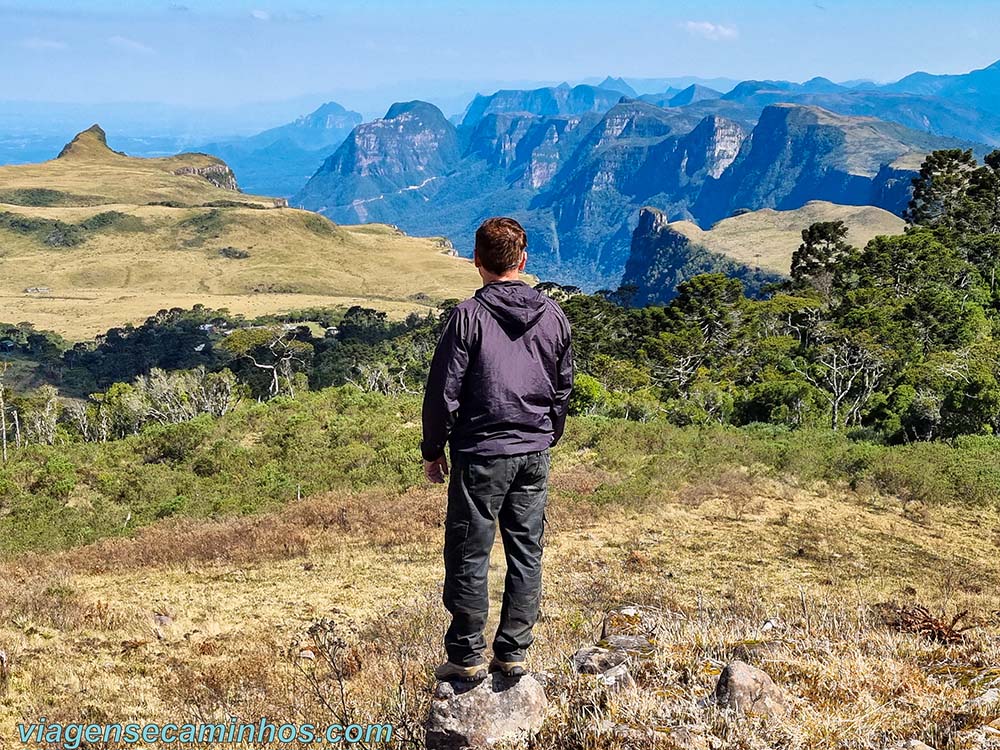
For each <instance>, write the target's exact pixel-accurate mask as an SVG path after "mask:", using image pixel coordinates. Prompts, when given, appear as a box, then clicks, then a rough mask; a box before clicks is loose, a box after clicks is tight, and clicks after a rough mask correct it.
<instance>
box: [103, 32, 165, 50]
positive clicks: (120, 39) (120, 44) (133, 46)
mask: <svg viewBox="0 0 1000 750" xmlns="http://www.w3.org/2000/svg"><path fill="white" fill-rule="evenodd" d="M108 44H110V45H111V46H112V47H117V48H118V49H120V50H125V51H126V52H138V53H140V54H143V55H151V54H153V53H154V52H155V51H156V50H154V49H153V48H152V47H149V46H147V45H145V44H143V43H142V42H137V41H136V40H135V39H129V38H128V37H127V36H118V35H117V34H116V35H115V36H112V37H108Z"/></svg>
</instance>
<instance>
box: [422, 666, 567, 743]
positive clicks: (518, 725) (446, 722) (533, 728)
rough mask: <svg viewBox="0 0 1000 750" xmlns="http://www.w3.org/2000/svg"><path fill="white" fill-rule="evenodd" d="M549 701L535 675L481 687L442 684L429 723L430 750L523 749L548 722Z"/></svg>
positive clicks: (500, 678) (497, 677) (498, 677)
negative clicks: (506, 746)
mask: <svg viewBox="0 0 1000 750" xmlns="http://www.w3.org/2000/svg"><path fill="white" fill-rule="evenodd" d="M547 708H548V699H547V698H546V697H545V690H544V689H543V688H542V686H541V684H539V682H538V681H537V680H536V679H535V678H534V677H532V676H531V675H525V676H524V677H521V678H511V677H507V676H505V675H503V674H501V673H499V672H495V673H493V674H491V675H490V676H489V677H487V678H486V679H485V680H483V681H481V682H478V683H467V682H458V681H455V682H443V683H439V684H438V686H437V688H436V689H435V691H434V699H433V700H432V701H431V710H430V716H429V717H428V719H427V724H426V728H427V748H428V750H467V749H469V750H471V749H472V748H482V747H489V746H490V745H495V744H497V743H500V742H509V743H524V742H525V741H526V740H527V739H528V738H529V737H531V736H533V735H535V734H537V733H538V731H539V730H540V729H541V728H542V724H543V723H544V721H545V712H546V710H547Z"/></svg>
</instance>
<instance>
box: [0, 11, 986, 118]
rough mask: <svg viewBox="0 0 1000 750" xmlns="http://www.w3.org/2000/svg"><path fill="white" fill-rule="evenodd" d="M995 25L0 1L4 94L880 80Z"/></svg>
mask: <svg viewBox="0 0 1000 750" xmlns="http://www.w3.org/2000/svg"><path fill="white" fill-rule="evenodd" d="M945 23H946V24H947V28H948V33H947V34H944V33H942V29H943V28H944V26H943V25H944V24H945ZM997 25H1000V6H998V4H996V3H989V2H984V1H983V0H974V1H973V2H968V3H963V4H962V5H961V6H960V7H951V6H941V5H940V4H935V3H930V2H923V1H917V2H909V3H905V4H904V3H902V2H887V1H886V0H881V1H879V0H874V1H870V2H860V1H859V0H816V1H815V2H812V1H807V2H795V3H788V2H784V3H780V2H776V0H768V1H767V2H757V3H754V4H753V7H746V6H745V4H741V3H739V2H736V1H735V0H712V1H711V2H707V3H705V2H703V3H696V2H690V1H689V0H682V1H681V2H675V3H672V4H671V6H670V10H669V11H664V9H663V8H662V7H661V6H660V5H659V4H657V3H653V2H651V0H639V1H636V0H632V1H630V2H627V3H608V2H596V1H595V0H582V1H580V2H574V3H568V2H565V0H559V1H558V2H550V3H546V4H545V6H544V7H535V6H533V5H532V4H530V3H526V2H525V1H524V0H513V2H508V3H503V4H502V5H501V4H499V3H493V2H474V1H473V2H466V3H458V2H455V1H454V0H448V1H446V2H440V1H439V2H429V1H427V0H424V1H423V2H408V3H404V2H400V1H397V0H382V1H381V2H368V3H361V2H357V0H349V1H348V2H342V3H338V4H337V5H336V6H335V7H330V4H328V3H319V2H316V1H315V0H303V1H302V2H299V3H297V4H295V5H286V4H284V3H279V2H274V1H273V0H249V1H247V0H217V1H216V2H203V1H201V0H178V1H175V2H139V3H123V2H115V1H114V0H88V1H87V2H79V3H73V2H67V0H48V1H43V2H37V3H25V2H10V1H9V0H7V1H6V2H5V1H3V0H0V64H2V65H3V67H4V69H5V70H6V71H7V72H8V74H9V75H8V77H7V80H6V81H5V86H4V87H3V90H2V91H0V100H6V101H19V102H58V103H63V104H73V103H88V104H93V103H107V104H112V103H144V102H149V103H162V104H167V105H170V106H175V107H190V108H194V109H199V108H205V107H212V108H225V107H228V106H237V107H238V106H242V105H246V104H253V103H280V102H294V101H296V100H303V99H310V98H315V97H317V96H319V97H323V96H330V95H336V94H339V95H340V96H341V97H342V98H345V99H347V100H348V101H345V102H342V103H344V104H345V105H346V106H354V105H352V103H351V101H350V99H351V98H352V95H353V97H354V98H355V99H357V100H358V101H359V102H361V105H360V106H364V107H368V108H371V106H373V105H372V104H371V103H370V97H369V99H368V100H366V97H365V94H366V93H370V92H373V91H375V92H378V91H385V92H387V93H388V92H391V91H396V90H398V91H400V92H403V91H408V90H413V91H416V92H417V93H418V94H419V93H420V91H421V90H423V91H427V92H431V93H432V94H434V95H437V96H442V95H447V94H449V93H450V94H451V95H453V96H458V95H463V94H466V93H475V92H476V91H478V90H482V89H484V88H485V89H488V88H489V87H490V86H500V85H518V84H520V85H534V84H540V83H558V82H561V81H564V80H565V81H570V82H576V81H580V80H584V79H587V78H602V77H603V76H605V75H612V76H624V77H628V78H662V77H678V76H697V77H701V78H730V79H733V80H744V79H752V78H758V79H787V80H806V79H808V78H812V77H814V76H824V77H826V78H830V79H832V80H836V81H845V80H853V79H870V80H875V81H891V80H896V79H898V78H900V77H902V76H904V75H907V74H909V73H912V72H914V71H918V70H923V71H927V72H931V73H963V72H967V71H968V70H972V69H975V68H981V67H984V66H987V65H989V64H991V63H992V62H994V61H995V60H996V59H997V58H998V57H1000V46H998V45H996V43H995V41H994V40H993V39H992V38H991V35H990V34H988V33H986V32H985V31H983V30H985V29H989V28H995V27H996V26H997ZM956 39H960V40H961V44H956ZM401 71H405V79H406V80H405V81H401V80H400V75H399V74H400V72H401Z"/></svg>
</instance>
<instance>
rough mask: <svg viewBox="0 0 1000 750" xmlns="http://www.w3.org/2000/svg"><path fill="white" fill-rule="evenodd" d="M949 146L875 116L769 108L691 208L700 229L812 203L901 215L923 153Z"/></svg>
mask: <svg viewBox="0 0 1000 750" xmlns="http://www.w3.org/2000/svg"><path fill="white" fill-rule="evenodd" d="M947 145H952V146H955V145H960V144H956V143H954V142H948V141H945V140H943V139H941V138H939V137H937V136H932V135H928V134H925V133H921V132H918V131H915V130H910V129H908V128H904V127H903V126H901V125H897V124H896V123H888V122H883V121H881V120H877V119H874V118H861V117H847V116H844V115H837V114H834V113H832V112H829V111H827V110H824V109H820V108H819V107H803V106H798V105H792V104H776V105H771V106H769V107H767V108H765V109H764V112H763V113H762V114H761V117H760V121H759V122H758V123H757V125H756V127H755V128H754V130H753V133H752V134H751V136H750V138H748V139H747V140H746V142H745V143H744V144H743V147H742V148H741V149H740V153H739V155H738V156H737V157H736V159H735V160H734V161H733V163H732V164H731V165H730V167H729V169H727V170H726V172H725V173H724V174H723V175H721V176H720V177H719V178H718V179H717V180H712V181H709V182H708V183H706V185H705V188H704V190H703V191H702V193H701V195H700V196H699V198H698V201H697V203H696V205H695V206H694V208H693V209H692V211H693V213H694V215H695V216H696V217H698V219H699V220H700V221H701V223H702V224H704V223H706V222H707V223H710V224H711V223H714V222H715V221H717V220H719V219H721V218H723V217H725V216H728V215H730V214H731V213H732V212H733V211H736V210H739V209H757V208H779V209H790V208H798V207H799V206H802V205H804V204H805V203H807V202H808V201H810V200H827V201H831V202H833V203H844V204H849V205H872V206H879V207H881V208H885V209H888V210H890V211H893V212H894V213H902V211H903V210H904V209H905V207H906V204H907V202H908V200H909V190H910V180H911V178H912V177H913V175H914V173H915V171H916V170H918V169H919V167H920V162H921V161H922V159H923V156H924V154H926V153H927V152H928V151H930V150H933V149H935V148H942V147H945V146H947Z"/></svg>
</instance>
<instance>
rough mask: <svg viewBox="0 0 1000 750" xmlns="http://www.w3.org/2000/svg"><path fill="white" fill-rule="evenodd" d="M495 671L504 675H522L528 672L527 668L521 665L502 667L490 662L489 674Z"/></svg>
mask: <svg viewBox="0 0 1000 750" xmlns="http://www.w3.org/2000/svg"><path fill="white" fill-rule="evenodd" d="M497 672H499V673H500V674H502V675H504V676H505V677H524V676H525V675H526V674H528V670H527V669H525V668H524V667H522V666H517V667H511V668H510V669H504V668H503V667H501V666H498V665H493V664H491V665H490V674H494V673H497Z"/></svg>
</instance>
